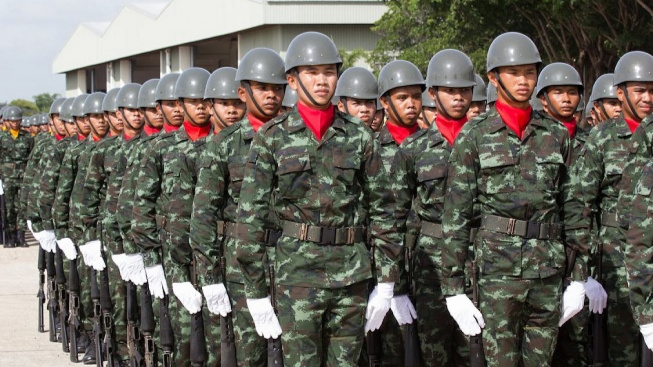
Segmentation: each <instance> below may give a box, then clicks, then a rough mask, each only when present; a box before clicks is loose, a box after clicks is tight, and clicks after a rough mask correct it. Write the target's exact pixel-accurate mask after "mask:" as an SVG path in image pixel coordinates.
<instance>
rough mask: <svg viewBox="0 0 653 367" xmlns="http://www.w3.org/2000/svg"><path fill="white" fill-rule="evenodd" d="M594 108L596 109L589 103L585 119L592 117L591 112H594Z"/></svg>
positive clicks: (586, 107)
mask: <svg viewBox="0 0 653 367" xmlns="http://www.w3.org/2000/svg"><path fill="white" fill-rule="evenodd" d="M593 107H594V106H593V105H592V103H591V102H590V103H588V104H587V106H585V118H587V117H589V116H591V112H592V108H593Z"/></svg>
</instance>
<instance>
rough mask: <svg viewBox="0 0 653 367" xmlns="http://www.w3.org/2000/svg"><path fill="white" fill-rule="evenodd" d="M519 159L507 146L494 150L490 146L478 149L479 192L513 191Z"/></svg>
mask: <svg viewBox="0 0 653 367" xmlns="http://www.w3.org/2000/svg"><path fill="white" fill-rule="evenodd" d="M518 163H519V159H518V158H516V157H514V156H513V154H512V152H511V151H510V150H509V148H508V147H507V146H505V147H500V148H499V149H494V148H493V147H491V146H480V147H479V165H480V169H481V170H480V176H481V177H480V185H479V189H480V191H481V192H485V193H487V194H498V193H503V192H511V191H514V190H515V180H516V179H517V176H518V175H519V171H518V168H517V167H516V166H517V164H518Z"/></svg>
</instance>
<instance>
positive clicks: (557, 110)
mask: <svg viewBox="0 0 653 367" xmlns="http://www.w3.org/2000/svg"><path fill="white" fill-rule="evenodd" d="M544 93H546V95H547V97H549V100H548V101H547V99H546V98H544V94H541V97H540V101H542V106H543V107H544V112H546V113H547V114H549V116H551V117H553V118H554V119H556V120H558V121H563V122H570V121H571V120H572V119H574V113H576V108H577V107H578V104H579V103H580V93H579V91H578V87H576V86H573V85H561V86H551V87H548V88H547V89H546V90H545V91H544ZM549 102H551V104H550V105H549Z"/></svg>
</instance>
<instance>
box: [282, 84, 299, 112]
mask: <svg viewBox="0 0 653 367" xmlns="http://www.w3.org/2000/svg"><path fill="white" fill-rule="evenodd" d="M298 100H299V96H297V91H296V90H294V89H292V88H290V86H289V85H286V92H285V93H284V95H283V101H281V106H283V107H286V108H293V107H295V105H296V104H297V101H298Z"/></svg>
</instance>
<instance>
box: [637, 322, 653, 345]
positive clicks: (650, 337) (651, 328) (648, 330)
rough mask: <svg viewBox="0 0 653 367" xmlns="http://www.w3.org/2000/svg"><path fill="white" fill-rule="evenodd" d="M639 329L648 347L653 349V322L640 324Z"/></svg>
mask: <svg viewBox="0 0 653 367" xmlns="http://www.w3.org/2000/svg"><path fill="white" fill-rule="evenodd" d="M639 331H640V332H641V333H642V336H643V337H644V342H645V343H646V346H647V347H648V349H650V350H653V323H651V324H646V325H642V326H640V327H639Z"/></svg>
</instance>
